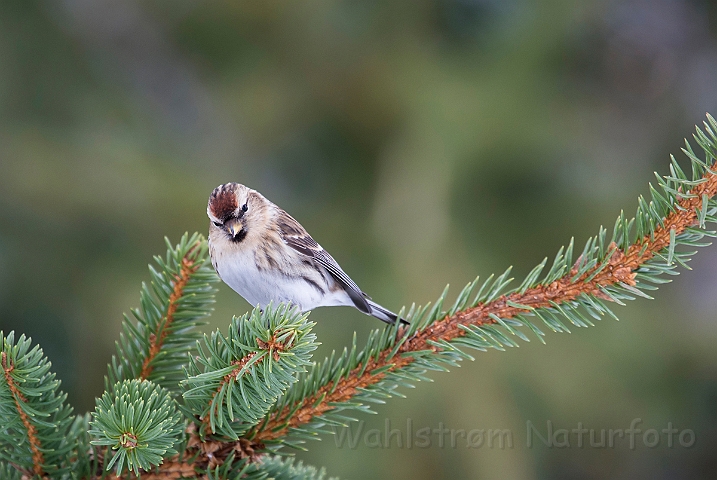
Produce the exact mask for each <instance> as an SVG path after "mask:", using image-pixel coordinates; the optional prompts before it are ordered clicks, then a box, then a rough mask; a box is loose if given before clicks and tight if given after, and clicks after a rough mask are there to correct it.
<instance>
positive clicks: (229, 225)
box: [224, 219, 244, 238]
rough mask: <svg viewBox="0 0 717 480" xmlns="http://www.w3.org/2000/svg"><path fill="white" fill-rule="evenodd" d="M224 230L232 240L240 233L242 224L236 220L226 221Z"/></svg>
mask: <svg viewBox="0 0 717 480" xmlns="http://www.w3.org/2000/svg"><path fill="white" fill-rule="evenodd" d="M224 228H226V229H227V232H229V235H231V236H232V238H234V237H236V236H237V235H239V232H241V231H242V229H243V228H244V224H243V223H242V222H241V221H240V220H238V219H232V220H228V221H227V222H226V223H225V224H224Z"/></svg>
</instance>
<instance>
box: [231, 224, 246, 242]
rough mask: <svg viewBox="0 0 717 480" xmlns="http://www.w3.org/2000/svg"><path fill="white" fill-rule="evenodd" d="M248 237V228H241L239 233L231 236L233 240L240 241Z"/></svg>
mask: <svg viewBox="0 0 717 480" xmlns="http://www.w3.org/2000/svg"><path fill="white" fill-rule="evenodd" d="M245 238H246V228H242V229H241V230H239V233H237V234H236V235H234V236H233V237H231V240H232V242H234V243H239V242H241V241H242V240H244V239H245Z"/></svg>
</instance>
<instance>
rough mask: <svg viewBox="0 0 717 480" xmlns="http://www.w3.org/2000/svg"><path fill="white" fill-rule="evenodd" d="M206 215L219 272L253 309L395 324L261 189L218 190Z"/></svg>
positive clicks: (234, 187) (229, 187)
mask: <svg viewBox="0 0 717 480" xmlns="http://www.w3.org/2000/svg"><path fill="white" fill-rule="evenodd" d="M207 216H209V220H211V223H210V225H209V254H210V256H211V259H212V265H214V270H216V272H217V274H218V275H219V278H221V279H222V280H223V281H224V283H226V284H227V285H229V286H230V287H231V288H232V289H233V290H234V291H235V292H237V293H238V294H239V295H241V296H242V297H244V298H245V299H246V300H247V301H248V302H249V303H251V304H252V305H259V307H260V308H265V307H266V306H267V305H268V304H269V302H272V301H273V302H274V303H281V302H283V303H291V304H293V305H295V306H297V307H299V309H300V310H301V311H302V312H305V311H307V310H313V309H314V308H316V307H325V306H334V305H348V306H352V307H356V308H357V309H359V310H360V311H361V312H363V313H365V314H367V315H371V316H374V317H376V318H378V319H379V320H381V321H384V322H386V323H388V324H394V323H395V322H396V320H397V315H396V314H395V313H393V312H391V311H390V310H387V309H385V308H383V307H382V306H380V305H378V304H376V303H374V302H373V301H371V299H370V298H369V297H368V296H367V295H366V294H365V293H363V292H362V291H361V289H360V288H359V287H358V285H356V283H355V282H354V281H353V280H351V278H350V277H349V276H348V275H346V273H344V271H343V270H342V269H341V267H340V266H339V264H338V263H336V260H334V258H333V257H332V256H331V255H330V254H329V252H327V251H326V250H324V249H323V248H321V245H319V244H318V243H316V241H315V240H314V239H313V238H312V237H311V235H309V234H308V233H307V232H306V230H305V229H304V227H302V226H301V224H300V223H299V222H297V221H296V220H294V218H293V217H292V216H291V215H289V214H288V213H286V212H285V211H284V210H282V209H281V208H279V207H278V206H276V205H275V204H273V203H272V202H270V201H269V200H267V199H266V198H265V197H264V196H263V195H262V194H261V193H259V192H257V191H256V190H252V189H251V188H248V187H245V186H244V185H241V184H239V183H227V184H224V185H219V186H218V187H217V188H215V189H214V191H213V192H212V194H211V195H210V196H209V203H208V205H207ZM401 322H404V323H405V321H404V320H403V319H401Z"/></svg>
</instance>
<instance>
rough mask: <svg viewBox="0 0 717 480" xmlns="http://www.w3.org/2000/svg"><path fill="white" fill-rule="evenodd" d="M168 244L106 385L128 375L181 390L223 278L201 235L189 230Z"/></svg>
mask: <svg viewBox="0 0 717 480" xmlns="http://www.w3.org/2000/svg"><path fill="white" fill-rule="evenodd" d="M165 242H166V243H167V255H166V257H165V258H164V259H163V258H162V257H159V256H156V257H155V258H154V259H155V262H156V264H157V266H158V267H159V269H155V268H154V267H153V266H152V265H150V266H149V271H150V275H151V277H152V281H151V283H150V285H151V287H150V286H148V285H147V284H145V283H143V284H142V289H141V292H140V308H139V309H134V310H132V314H133V316H134V322H133V321H132V320H131V319H130V318H129V317H128V316H127V315H125V320H124V322H123V325H122V327H123V331H124V333H123V334H122V335H121V336H120V341H119V342H118V343H117V356H114V357H113V358H112V365H110V366H109V368H108V370H109V373H108V377H107V378H106V380H105V389H107V390H109V389H110V388H111V386H112V385H114V384H115V383H116V382H118V381H121V380H125V379H132V378H137V379H146V380H152V381H154V382H156V383H158V384H159V385H161V386H163V387H165V388H169V389H170V390H172V391H174V392H178V383H179V381H180V380H182V379H183V378H184V374H183V371H182V368H183V366H184V364H185V363H186V361H187V354H188V353H190V352H192V351H193V347H194V345H195V342H196V340H197V339H198V338H199V334H198V333H197V330H196V327H197V326H199V325H202V324H203V319H204V318H205V317H207V316H208V315H209V314H210V312H211V305H212V304H213V303H214V293H215V291H216V290H215V289H214V287H212V286H211V283H213V282H216V281H218V279H217V276H216V274H215V273H214V270H213V269H212V267H211V264H210V262H209V259H208V255H207V243H206V241H205V240H204V238H203V237H202V236H201V235H199V234H196V233H195V234H194V235H192V236H191V237H189V235H187V234H185V235H184V236H183V237H182V239H181V240H180V242H179V244H178V245H176V246H172V244H170V243H169V240H167V239H165Z"/></svg>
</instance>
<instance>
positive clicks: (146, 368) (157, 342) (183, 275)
mask: <svg viewBox="0 0 717 480" xmlns="http://www.w3.org/2000/svg"><path fill="white" fill-rule="evenodd" d="M195 247H196V246H195ZM193 251H194V247H193V248H192V249H190V250H189V251H188V252H187V254H186V255H185V257H184V258H183V259H182V266H181V268H180V270H179V275H175V277H174V288H173V289H172V293H171V294H170V295H169V304H168V306H167V315H166V317H165V319H164V322H160V323H159V325H158V326H157V331H156V332H153V333H151V334H150V336H149V351H148V352H147V357H146V358H145V359H144V362H142V371H141V372H140V374H139V378H140V379H147V378H149V375H150V374H151V373H152V369H153V367H152V360H154V359H155V357H156V356H157V355H158V354H159V352H160V351H161V350H162V345H163V344H164V340H165V338H167V334H168V333H169V327H170V326H171V325H172V322H173V321H174V313H175V312H176V311H177V302H179V299H180V298H182V295H184V288H185V287H186V286H187V282H189V277H190V275H191V274H192V273H194V272H196V271H197V269H198V268H199V267H200V266H201V265H200V264H198V263H196V262H194V261H191V260H189V255H191V253H192V252H193Z"/></svg>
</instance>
